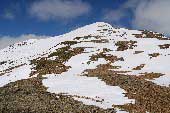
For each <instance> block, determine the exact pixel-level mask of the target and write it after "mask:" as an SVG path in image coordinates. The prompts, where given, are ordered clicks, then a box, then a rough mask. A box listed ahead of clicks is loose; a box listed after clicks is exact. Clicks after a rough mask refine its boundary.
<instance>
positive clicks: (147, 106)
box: [85, 64, 170, 113]
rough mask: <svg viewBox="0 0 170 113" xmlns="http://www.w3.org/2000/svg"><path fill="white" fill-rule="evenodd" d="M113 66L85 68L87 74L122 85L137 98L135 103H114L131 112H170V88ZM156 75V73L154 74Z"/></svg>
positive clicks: (132, 97) (130, 96) (130, 95)
mask: <svg viewBox="0 0 170 113" xmlns="http://www.w3.org/2000/svg"><path fill="white" fill-rule="evenodd" d="M111 67H112V66H109V64H108V66H104V67H103V65H99V66H98V67H97V68H96V69H87V70H85V71H86V72H87V73H88V74H85V76H90V77H98V78H100V79H102V80H103V81H105V82H106V83H107V84H108V85H112V86H120V87H121V88H122V89H124V90H125V91H126V92H127V93H126V96H127V97H128V98H130V99H135V104H125V105H113V107H119V108H120V109H123V110H126V111H128V112H130V113H146V111H148V112H150V113H169V111H170V107H169V106H170V88H169V87H163V86H159V85H156V84H155V83H153V82H150V81H147V80H145V79H144V78H147V77H146V76H149V75H145V77H144V78H143V77H138V76H134V75H126V73H123V74H119V73H120V72H117V71H115V70H110V68H111ZM150 77H151V76H149V77H148V78H150ZM154 77H155V75H154Z"/></svg>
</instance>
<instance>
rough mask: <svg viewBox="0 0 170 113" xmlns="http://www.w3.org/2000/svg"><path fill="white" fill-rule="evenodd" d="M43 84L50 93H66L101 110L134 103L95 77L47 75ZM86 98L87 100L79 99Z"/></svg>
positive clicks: (122, 91) (116, 89)
mask: <svg viewBox="0 0 170 113" xmlns="http://www.w3.org/2000/svg"><path fill="white" fill-rule="evenodd" d="M47 76H48V78H47V79H44V80H43V84H44V85H45V86H46V87H48V90H47V91H49V92H51V93H57V94H59V93H66V94H67V95H72V96H73V97H74V96H75V95H76V96H79V97H80V98H77V97H74V99H76V100H78V101H82V102H83V103H84V104H87V105H96V106H99V107H101V108H104V109H106V108H112V105H113V104H114V105H123V104H126V103H134V100H133V99H128V98H127V97H125V95H124V93H126V92H125V91H124V90H123V89H121V88H120V87H118V86H109V85H106V83H105V82H103V81H101V80H99V79H98V78H96V77H85V76H74V75H57V76H56V75H47ZM81 97H87V98H81Z"/></svg>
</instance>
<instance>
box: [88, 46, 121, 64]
mask: <svg viewBox="0 0 170 113" xmlns="http://www.w3.org/2000/svg"><path fill="white" fill-rule="evenodd" d="M109 51H111V50H110V49H107V48H103V51H102V52H100V53H96V54H93V55H92V56H90V59H89V60H90V61H89V63H90V62H91V61H97V60H98V59H99V58H104V59H105V60H106V61H109V62H112V63H114V62H115V61H123V60H124V59H123V57H120V58H118V57H117V56H114V55H112V54H106V52H109Z"/></svg>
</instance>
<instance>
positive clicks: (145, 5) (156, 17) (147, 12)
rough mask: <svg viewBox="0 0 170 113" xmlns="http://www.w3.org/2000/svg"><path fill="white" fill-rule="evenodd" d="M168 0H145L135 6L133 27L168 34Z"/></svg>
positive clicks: (169, 24) (169, 22) (169, 18)
mask: <svg viewBox="0 0 170 113" xmlns="http://www.w3.org/2000/svg"><path fill="white" fill-rule="evenodd" d="M169 5H170V0H145V1H143V2H141V3H140V4H139V5H138V7H137V8H136V10H135V12H134V15H135V19H134V21H133V26H134V28H140V29H149V30H153V31H157V32H162V33H165V34H168V35H170V13H169V11H170V6H169Z"/></svg>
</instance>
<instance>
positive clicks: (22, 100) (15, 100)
mask: <svg viewBox="0 0 170 113" xmlns="http://www.w3.org/2000/svg"><path fill="white" fill-rule="evenodd" d="M42 79H43V78H31V79H26V80H19V81H17V82H13V83H10V84H8V85H6V86H4V87H1V88H0V113H115V110H114V109H102V108H99V107H96V106H92V105H84V104H83V103H82V102H79V101H76V100H74V99H73V97H72V96H64V95H61V94H58V95H57V94H54V93H49V92H47V91H46V90H47V88H46V87H44V86H43V84H42Z"/></svg>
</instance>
